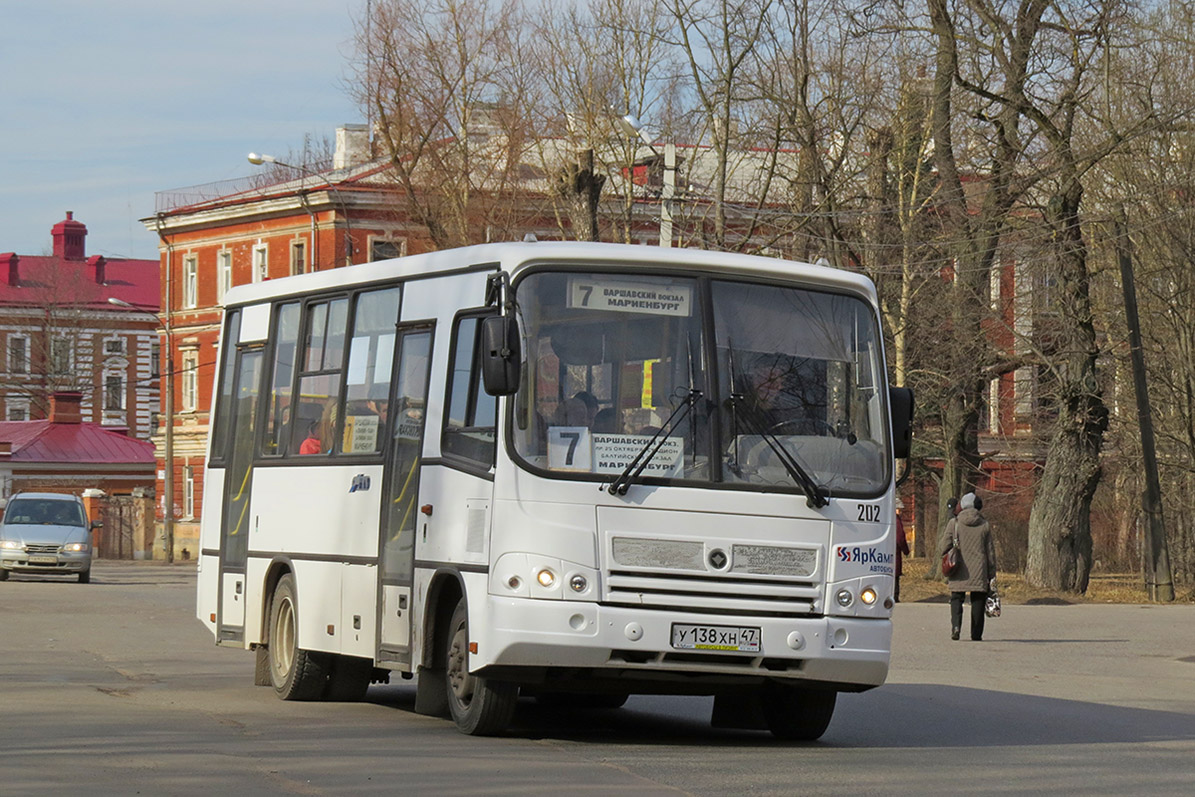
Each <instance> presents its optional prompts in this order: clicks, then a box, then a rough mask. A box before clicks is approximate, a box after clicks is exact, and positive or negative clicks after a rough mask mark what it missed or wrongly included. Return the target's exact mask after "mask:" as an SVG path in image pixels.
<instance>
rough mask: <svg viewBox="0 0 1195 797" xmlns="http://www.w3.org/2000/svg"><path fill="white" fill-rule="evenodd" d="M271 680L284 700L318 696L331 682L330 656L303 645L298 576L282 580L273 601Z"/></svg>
mask: <svg viewBox="0 0 1195 797" xmlns="http://www.w3.org/2000/svg"><path fill="white" fill-rule="evenodd" d="M268 649H269V656H270V683H271V685H272V686H273V687H274V694H276V695H278V697H280V698H282V699H283V700H318V699H320V698H321V697H323V695H324V689H325V688H326V687H327V685H328V658H327V656H325V655H324V654H322V653H316V652H313V651H310V650H303V649H302V648H300V647H299V611H298V608H297V607H296V601H295V579H294V576H292V575H291V574H290V573H287V574H286V575H285V576H283V577H282V578H280V579H279V580H278V586H276V587H275V588H274V599H273V600H272V601H271V602H270V642H269V646H268Z"/></svg>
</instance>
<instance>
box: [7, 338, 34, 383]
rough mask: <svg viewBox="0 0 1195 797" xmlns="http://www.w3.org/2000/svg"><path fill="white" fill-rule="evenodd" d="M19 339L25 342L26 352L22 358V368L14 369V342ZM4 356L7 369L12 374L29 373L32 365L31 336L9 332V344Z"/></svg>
mask: <svg viewBox="0 0 1195 797" xmlns="http://www.w3.org/2000/svg"><path fill="white" fill-rule="evenodd" d="M17 340H19V341H22V342H24V344H25V353H24V355H23V356H22V358H21V359H22V362H21V367H20V369H14V368H13V367H12V365H13V363H12V344H13V341H17ZM4 358H5V361H6V362H5V365H6V370H7V371H8V372H9V373H10V374H28V373H29V369H30V368H31V367H32V364H31V363H30V361H29V336H28V335H14V334H9V336H8V341H7V345H6V351H5V353H4Z"/></svg>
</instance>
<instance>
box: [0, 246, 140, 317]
mask: <svg viewBox="0 0 1195 797" xmlns="http://www.w3.org/2000/svg"><path fill="white" fill-rule="evenodd" d="M10 257H11V255H9V254H4V255H0V304H7V305H14V304H19V305H32V306H35V307H44V306H47V305H57V306H61V305H71V306H74V307H94V308H97V309H98V308H100V307H103V308H105V309H108V310H112V311H121V310H124V311H126V312H127V308H120V307H116V306H113V305H111V304H109V303H108V298H109V297H115V298H117V299H120V300H122V301H125V302H128V303H129V304H132V305H136V306H137V307H139V308H141V309H143V310H148V311H149V312H157V310H158V306H159V304H160V301H161V293H160V291H159V289H158V285H159V282H158V281H159V279H160V267H159V263H158V261H157V260H131V259H128V260H126V259H123V258H113V259H110V260H109V259H107V258H105V259H104V261H103V263H102V268H103V280H104V282H103V284H100V283H98V282H96V270H97V268H99V267H100V264H99V263H98V262H97V260H98V259H97V258H95V257H91V258H88V259H87V260H64V259H62V258H59V257H53V256H48V257H47V256H44V255H41V256H38V255H17V256H16V257H17V274H18V275H19V283H18V284H17V285H11V284H9V259H10Z"/></svg>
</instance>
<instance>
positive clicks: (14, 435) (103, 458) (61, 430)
mask: <svg viewBox="0 0 1195 797" xmlns="http://www.w3.org/2000/svg"><path fill="white" fill-rule="evenodd" d="M0 442H10V443H12V456H11V457H10V458H9V460H10V461H11V462H14V463H17V462H19V463H26V464H28V463H34V462H63V463H71V464H75V465H150V466H152V465H153V463H154V461H155V460H154V446H153V443H149V442H146V441H143V440H135V439H133V438H131V437H128V436H126V435H123V434H120V433H119V432H113V431H109V430H108V429H105V428H104V427H102V426H99V425H98V424H94V423H55V422H54V421H49V420H44V421H0Z"/></svg>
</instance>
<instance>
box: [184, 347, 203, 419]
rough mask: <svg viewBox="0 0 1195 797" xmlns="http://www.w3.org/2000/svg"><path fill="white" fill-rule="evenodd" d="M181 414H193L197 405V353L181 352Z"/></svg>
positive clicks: (191, 350)
mask: <svg viewBox="0 0 1195 797" xmlns="http://www.w3.org/2000/svg"><path fill="white" fill-rule="evenodd" d="M182 378H183V397H182V398H183V404H182V410H183V412H194V411H195V408H196V407H197V406H198V405H199V352H198V351H196V350H194V349H190V350H188V351H184V352H183V368H182Z"/></svg>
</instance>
